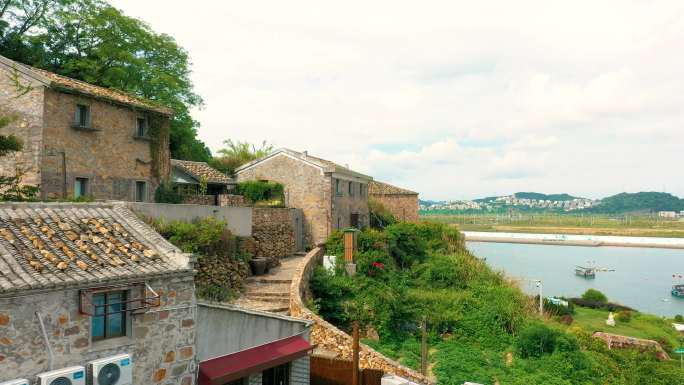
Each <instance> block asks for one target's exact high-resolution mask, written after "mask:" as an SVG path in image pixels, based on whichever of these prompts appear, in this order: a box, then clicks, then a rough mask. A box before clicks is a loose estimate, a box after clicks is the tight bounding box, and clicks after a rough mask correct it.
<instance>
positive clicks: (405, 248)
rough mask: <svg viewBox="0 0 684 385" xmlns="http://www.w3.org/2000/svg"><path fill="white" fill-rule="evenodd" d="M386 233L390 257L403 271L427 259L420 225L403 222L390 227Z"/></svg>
mask: <svg viewBox="0 0 684 385" xmlns="http://www.w3.org/2000/svg"><path fill="white" fill-rule="evenodd" d="M385 231H386V232H387V241H388V244H389V252H390V255H391V256H392V257H393V258H394V260H395V261H396V262H397V265H399V266H400V267H401V268H402V269H403V268H406V267H409V266H411V265H412V264H413V263H415V262H422V261H423V260H424V259H425V255H426V242H425V239H424V238H423V237H421V236H420V234H419V228H418V225H416V224H414V223H407V222H401V223H397V224H394V225H391V226H388V227H387V228H386V229H385Z"/></svg>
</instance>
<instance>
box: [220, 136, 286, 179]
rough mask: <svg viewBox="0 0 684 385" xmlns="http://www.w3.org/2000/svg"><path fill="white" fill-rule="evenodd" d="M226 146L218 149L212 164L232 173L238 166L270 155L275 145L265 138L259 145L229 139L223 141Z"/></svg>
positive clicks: (227, 172)
mask: <svg viewBox="0 0 684 385" xmlns="http://www.w3.org/2000/svg"><path fill="white" fill-rule="evenodd" d="M223 144H224V146H225V147H224V148H222V149H220V150H218V154H219V156H218V157H215V158H214V159H212V161H211V165H212V166H213V167H214V168H216V169H218V170H221V171H222V172H224V173H226V174H232V173H233V172H234V171H235V169H236V168H238V167H240V166H242V165H243V164H245V163H249V162H251V161H253V160H255V159H259V158H261V157H263V156H266V155H268V154H269V153H271V152H272V151H273V146H272V145H270V144H268V143H266V141H265V140H264V141H263V142H261V145H260V146H259V147H257V146H255V145H254V144H250V143H248V142H240V141H235V142H233V141H232V140H230V139H228V140H225V141H224V142H223Z"/></svg>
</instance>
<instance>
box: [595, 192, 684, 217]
mask: <svg viewBox="0 0 684 385" xmlns="http://www.w3.org/2000/svg"><path fill="white" fill-rule="evenodd" d="M682 210H684V199H680V198H678V197H676V196H674V195H672V194H668V193H663V192H638V193H620V194H617V195H613V196H610V197H607V198H604V199H601V201H600V202H599V203H598V204H597V205H596V206H594V207H592V208H590V209H588V210H587V211H589V212H594V213H603V214H622V213H637V212H641V213H647V212H658V211H682Z"/></svg>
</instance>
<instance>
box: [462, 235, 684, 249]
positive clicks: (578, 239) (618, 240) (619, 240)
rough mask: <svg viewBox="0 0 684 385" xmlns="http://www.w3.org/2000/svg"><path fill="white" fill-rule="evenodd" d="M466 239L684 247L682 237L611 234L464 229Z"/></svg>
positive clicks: (583, 244)
mask: <svg viewBox="0 0 684 385" xmlns="http://www.w3.org/2000/svg"><path fill="white" fill-rule="evenodd" d="M463 234H464V235H465V238H466V241H476V242H499V243H530V244H542V245H561V246H593V247H598V246H623V247H656V248H667V249H684V238H657V237H623V236H612V235H575V234H534V233H500V232H490V231H487V232H485V231H464V232H463Z"/></svg>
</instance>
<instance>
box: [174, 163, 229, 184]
mask: <svg viewBox="0 0 684 385" xmlns="http://www.w3.org/2000/svg"><path fill="white" fill-rule="evenodd" d="M171 166H172V167H176V168H178V169H180V170H181V171H183V172H184V173H186V174H188V175H190V176H191V177H193V178H195V179H196V180H197V181H198V182H199V181H200V180H201V179H202V177H205V178H207V183H212V184H230V183H233V182H234V181H233V180H232V179H231V178H229V177H228V176H227V175H226V174H224V173H222V172H221V171H219V170H217V169H215V168H213V167H211V166H210V165H209V164H208V163H207V162H194V161H191V160H180V159H171Z"/></svg>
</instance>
